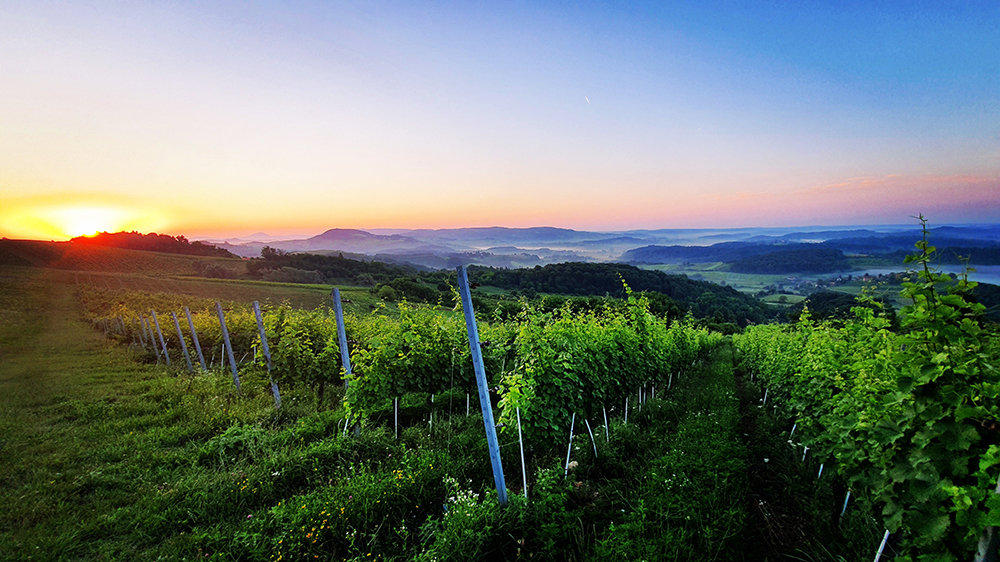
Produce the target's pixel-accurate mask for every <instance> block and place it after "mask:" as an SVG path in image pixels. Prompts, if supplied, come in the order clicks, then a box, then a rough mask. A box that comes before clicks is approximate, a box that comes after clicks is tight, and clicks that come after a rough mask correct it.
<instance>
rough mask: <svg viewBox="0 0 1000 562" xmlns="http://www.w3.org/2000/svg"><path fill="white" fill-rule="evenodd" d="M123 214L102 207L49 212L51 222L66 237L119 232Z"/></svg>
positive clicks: (116, 210)
mask: <svg viewBox="0 0 1000 562" xmlns="http://www.w3.org/2000/svg"><path fill="white" fill-rule="evenodd" d="M123 214H124V213H123V212H122V211H120V210H118V209H109V208H102V207H71V208H67V209H58V210H53V211H52V212H51V216H52V222H53V224H55V225H56V226H58V227H59V229H60V230H62V232H63V234H65V235H66V236H68V237H74V236H90V235H93V234H96V233H98V232H115V231H117V230H120V225H121V223H122V222H123V220H122V219H123V216H122V215H123Z"/></svg>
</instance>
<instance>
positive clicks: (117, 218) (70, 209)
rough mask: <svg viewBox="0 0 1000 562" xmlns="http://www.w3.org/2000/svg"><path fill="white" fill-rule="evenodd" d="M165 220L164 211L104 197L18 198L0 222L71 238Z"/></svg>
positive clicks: (34, 233)
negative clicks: (22, 199) (64, 198)
mask: <svg viewBox="0 0 1000 562" xmlns="http://www.w3.org/2000/svg"><path fill="white" fill-rule="evenodd" d="M81 199H82V198H81ZM164 222H165V221H164V217H163V213H160V212H150V211H148V210H144V209H142V208H141V207H137V206H136V205H133V204H130V203H128V202H115V201H104V200H101V198H93V199H92V200H90V201H82V200H81V201H68V202H56V201H51V200H38V199H36V200H26V201H20V202H17V201H15V202H13V203H12V204H11V205H10V206H9V207H8V208H4V209H3V210H2V211H0V224H2V225H3V230H4V231H5V232H7V233H10V234H13V235H14V236H16V237H23V238H35V239H50V240H67V239H69V238H74V237H76V236H91V235H93V234H96V233H98V232H118V231H122V230H143V231H152V230H155V229H159V228H161V227H163V226H164Z"/></svg>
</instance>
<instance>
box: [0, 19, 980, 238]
mask: <svg viewBox="0 0 1000 562" xmlns="http://www.w3.org/2000/svg"><path fill="white" fill-rule="evenodd" d="M0 75H3V76H5V77H6V78H5V79H4V80H3V81H0V98H2V99H4V100H5V103H4V104H3V106H4V107H0V196H2V197H3V199H4V200H5V201H6V202H7V204H5V205H4V207H5V208H6V211H3V210H0V233H2V234H4V235H7V236H17V237H43V236H46V234H44V233H46V232H47V233H48V234H47V236H52V237H59V236H60V235H61V234H59V232H64V234H63V235H64V236H71V235H76V234H80V232H66V231H68V230H72V229H74V228H75V229H79V228H83V227H82V226H69V225H66V224H60V221H62V222H63V223H65V219H61V218H58V217H65V216H67V215H66V213H67V212H68V213H70V214H71V215H73V213H75V216H77V217H78V218H79V217H80V216H82V215H86V216H87V217H90V218H91V219H92V220H91V221H90V222H87V225H88V226H87V227H86V228H90V227H91V225H97V224H101V221H104V224H105V225H107V226H105V227H101V226H93V227H94V228H102V229H103V228H111V229H116V228H129V229H132V228H134V229H137V230H143V231H148V230H160V231H164V232H178V233H186V234H189V235H199V234H205V235H209V234H211V235H218V234H230V233H231V234H240V233H247V232H253V231H260V230H265V231H269V232H295V233H315V232H319V231H322V230H325V229H326V228H332V227H357V228H377V227H458V226H490V225H504V226H537V225H552V226H563V227H570V228H587V229H599V230H612V229H626V228H670V227H692V226H704V227H725V226H773V225H803V224H872V223H880V222H881V223H886V222H888V223H900V222H905V221H907V220H908V217H909V216H911V215H914V214H916V213H918V212H922V213H924V214H925V215H927V216H929V217H930V219H931V220H932V222H937V223H944V222H1000V203H998V201H1000V196H998V195H1000V110H998V108H1000V4H998V3H997V2H975V1H973V2H954V3H952V2H933V3H931V2H926V3H921V2H864V3H843V2H837V3H818V2H817V3H808V2H787V3H781V2H690V3H679V4H677V5H673V6H670V5H662V4H660V3H650V4H638V3H629V4H610V3H608V4H596V3H593V4H580V3H572V4H570V3H566V4H558V3H509V4H503V5H500V4H487V5H482V4H481V5H468V4H467V3H453V4H448V3H373V2H366V3H340V2H284V3H263V2H258V3H242V2H240V3H236V2H229V3H226V2H223V3H212V4H210V5H203V4H201V3H185V2H162V3H129V2H121V3H115V2H93V3H81V2H73V3H46V2H7V3H5V4H4V5H3V6H0ZM57 211H58V212H61V213H62V214H59V213H58V212H57ZM96 217H102V218H101V219H100V220H98V219H97V218H96ZM108 217H117V218H115V219H111V218H108ZM78 222H80V223H84V222H86V221H84V220H82V219H79V221H78ZM111 222H115V225H114V226H112V225H111V224H110V223H111Z"/></svg>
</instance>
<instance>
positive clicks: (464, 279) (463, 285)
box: [458, 266, 507, 505]
mask: <svg viewBox="0 0 1000 562" xmlns="http://www.w3.org/2000/svg"><path fill="white" fill-rule="evenodd" d="M458 290H459V292H460V293H461V295H462V311H463V312H464V313H465V327H466V330H467V331H468V332H469V349H470V351H471V352H472V366H473V368H474V369H475V371H476V385H477V386H478V387H479V405H480V406H481V407H482V409H483V424H484V425H485V426H486V443H487V444H488V445H489V448H490V462H491V464H492V465H493V480H494V481H495V482H496V486H497V499H498V500H499V502H500V505H507V483H506V482H505V481H504V477H503V464H501V462H500V447H499V445H498V444H497V427H496V423H495V422H494V421H493V406H492V405H491V404H490V395H489V387H488V385H487V383H486V369H485V367H483V354H482V351H481V350H480V349H479V328H478V327H476V315H475V314H474V313H473V311H472V293H471V291H469V275H468V273H466V271H465V266H459V267H458Z"/></svg>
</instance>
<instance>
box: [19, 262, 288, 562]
mask: <svg viewBox="0 0 1000 562" xmlns="http://www.w3.org/2000/svg"><path fill="white" fill-rule="evenodd" d="M74 290H75V289H74V287H73V286H72V285H68V284H65V283H59V282H54V281H53V279H52V278H51V276H50V271H49V270H44V269H27V268H0V320H2V321H0V558H4V559H8V558H10V559H33V560H49V559H52V560H55V559H135V558H136V557H137V555H139V554H140V553H143V552H146V551H147V550H149V549H150V547H155V544H153V545H151V544H149V543H148V542H144V541H148V539H149V537H142V536H141V535H137V534H136V533H135V532H134V526H135V523H136V522H135V521H132V520H124V521H123V520H122V519H121V517H116V513H117V512H118V510H124V511H125V512H128V513H130V514H131V513H133V512H134V511H135V510H132V509H130V507H131V506H135V505H142V504H149V505H156V504H158V503H159V502H157V501H155V500H156V498H157V496H160V495H162V494H164V493H165V492H166V491H167V489H168V488H170V487H172V486H168V485H167V483H176V482H178V481H183V480H185V479H188V478H189V477H188V476H185V474H184V473H185V471H190V470H191V466H192V461H191V460H190V458H191V457H192V456H193V452H194V451H196V450H197V444H198V443H199V442H201V443H203V442H204V441H205V440H206V439H208V438H210V437H211V436H212V435H215V434H217V433H218V432H220V431H221V430H222V429H223V428H225V427H228V426H229V425H230V424H231V423H233V421H235V420H237V419H239V420H240V421H247V420H254V419H258V420H260V419H264V418H266V417H267V416H273V412H272V410H271V408H270V405H269V400H270V397H269V396H266V395H265V394H264V393H263V392H261V391H256V393H255V390H256V388H257V387H260V388H261V389H262V388H263V385H261V384H257V385H247V386H248V387H249V388H246V387H245V388H244V396H242V397H236V395H235V393H234V391H233V390H232V389H231V388H229V387H227V386H225V385H226V379H225V377H216V376H212V375H205V376H202V377H200V378H197V379H190V378H187V377H178V376H176V375H175V373H176V371H167V370H166V369H165V368H164V367H161V366H158V365H143V364H139V363H137V362H135V361H133V360H132V359H131V358H130V356H129V351H128V349H126V348H123V347H120V346H116V345H114V344H112V343H110V342H107V341H105V340H104V338H103V337H102V336H101V334H100V333H98V332H95V331H94V330H92V329H90V328H89V327H88V325H87V324H85V323H84V322H83V321H82V320H81V308H80V306H79V304H78V303H77V300H76V299H75V296H74ZM228 384H229V385H231V384H232V383H231V380H230V381H229V382H228ZM292 409H294V406H293V408H292ZM291 413H292V412H289V414H291ZM190 476H191V477H193V476H194V475H190ZM118 515H120V513H119V514H118ZM122 523H126V525H122ZM154 550H155V548H154ZM142 557H143V556H138V558H142Z"/></svg>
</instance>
